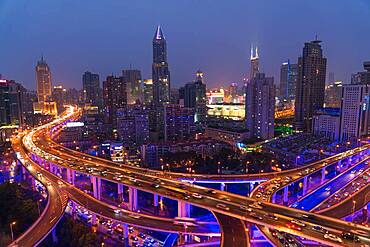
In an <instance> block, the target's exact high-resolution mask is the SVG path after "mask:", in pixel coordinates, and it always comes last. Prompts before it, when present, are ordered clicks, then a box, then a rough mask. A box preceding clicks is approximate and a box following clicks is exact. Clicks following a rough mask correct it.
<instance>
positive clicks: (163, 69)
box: [152, 26, 171, 105]
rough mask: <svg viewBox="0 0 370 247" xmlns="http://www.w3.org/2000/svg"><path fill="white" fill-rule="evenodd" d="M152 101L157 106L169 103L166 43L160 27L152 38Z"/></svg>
mask: <svg viewBox="0 0 370 247" xmlns="http://www.w3.org/2000/svg"><path fill="white" fill-rule="evenodd" d="M152 79H153V100H154V103H155V104H157V105H162V104H163V103H168V102H170V87H171V83H170V71H169V69H168V63H167V42H166V39H165V37H164V35H163V32H162V29H161V27H160V26H158V27H157V30H156V32H155V34H154V38H153V65H152Z"/></svg>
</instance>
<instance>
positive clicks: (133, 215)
mask: <svg viewBox="0 0 370 247" xmlns="http://www.w3.org/2000/svg"><path fill="white" fill-rule="evenodd" d="M128 217H131V218H134V219H140V215H137V214H129V215H128Z"/></svg>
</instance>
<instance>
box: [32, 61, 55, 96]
mask: <svg viewBox="0 0 370 247" xmlns="http://www.w3.org/2000/svg"><path fill="white" fill-rule="evenodd" d="M35 70H36V81H37V98H38V102H39V103H41V102H45V101H48V100H50V97H51V93H52V85H51V72H50V68H49V65H48V64H47V63H46V62H45V60H44V57H41V60H40V61H38V62H37V65H36V68H35Z"/></svg>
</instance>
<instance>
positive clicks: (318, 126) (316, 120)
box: [312, 108, 340, 141]
mask: <svg viewBox="0 0 370 247" xmlns="http://www.w3.org/2000/svg"><path fill="white" fill-rule="evenodd" d="M312 132H313V134H314V135H316V136H323V137H326V138H328V139H330V140H332V141H338V140H339V132H340V108H324V109H322V110H319V111H316V112H315V114H314V115H313V120H312Z"/></svg>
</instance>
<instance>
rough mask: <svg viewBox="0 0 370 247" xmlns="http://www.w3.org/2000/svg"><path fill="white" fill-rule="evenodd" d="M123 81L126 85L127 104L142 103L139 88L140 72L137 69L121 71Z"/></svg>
mask: <svg viewBox="0 0 370 247" xmlns="http://www.w3.org/2000/svg"><path fill="white" fill-rule="evenodd" d="M122 77H123V80H124V81H125V82H126V85H127V103H128V104H135V103H138V102H140V103H142V102H143V93H142V86H141V72H140V70H137V69H126V70H122Z"/></svg>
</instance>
